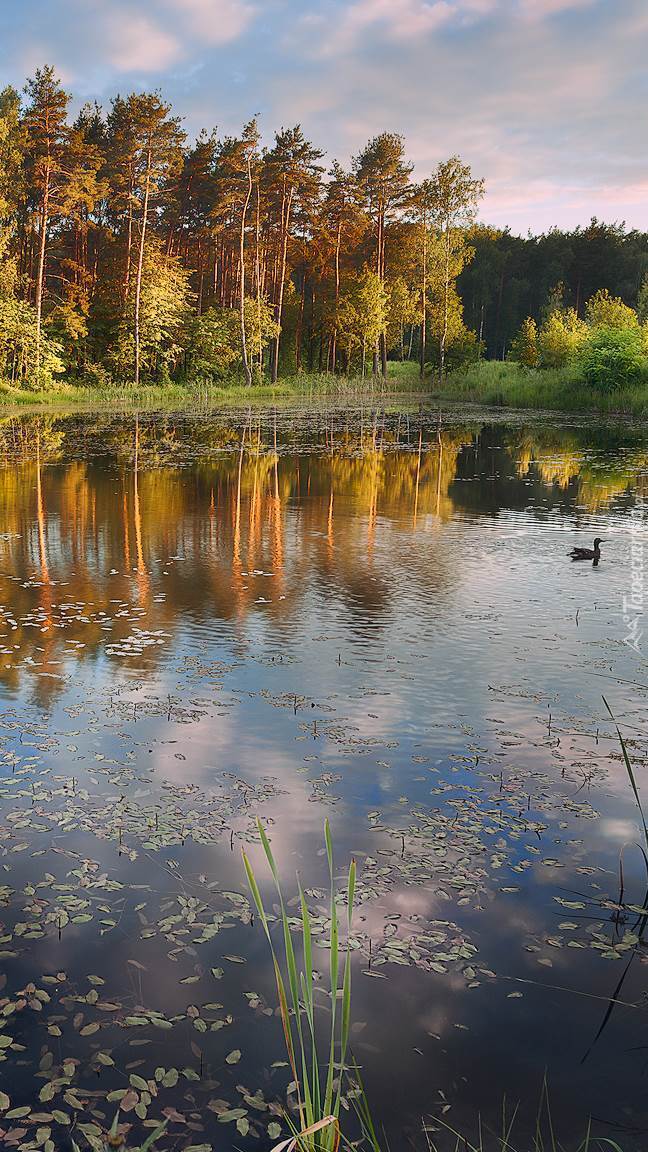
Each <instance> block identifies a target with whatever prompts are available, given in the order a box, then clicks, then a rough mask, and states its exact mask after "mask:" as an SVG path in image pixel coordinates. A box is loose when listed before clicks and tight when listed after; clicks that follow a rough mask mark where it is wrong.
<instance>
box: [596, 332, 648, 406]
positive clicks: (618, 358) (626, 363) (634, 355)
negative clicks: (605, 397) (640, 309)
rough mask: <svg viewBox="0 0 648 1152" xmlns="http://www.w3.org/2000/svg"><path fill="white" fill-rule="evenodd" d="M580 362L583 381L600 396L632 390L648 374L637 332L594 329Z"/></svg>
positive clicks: (641, 342) (641, 343)
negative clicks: (600, 394) (604, 393)
mask: <svg viewBox="0 0 648 1152" xmlns="http://www.w3.org/2000/svg"><path fill="white" fill-rule="evenodd" d="M579 361H580V369H581V372H582V375H583V377H584V379H585V380H586V381H587V383H588V384H589V385H590V386H591V387H592V388H596V389H597V390H598V391H599V392H612V391H614V390H615V389H618V388H628V387H632V385H634V384H638V383H639V381H640V380H641V378H642V376H643V375H644V372H645V370H646V359H645V356H644V350H643V341H642V336H641V332H640V330H639V329H637V328H611V327H598V328H594V329H593V331H592V332H591V333H590V335H589V336H588V338H587V340H586V341H585V344H584V345H583V347H582V349H581V352H580V357H579Z"/></svg>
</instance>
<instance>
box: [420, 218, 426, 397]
mask: <svg viewBox="0 0 648 1152" xmlns="http://www.w3.org/2000/svg"><path fill="white" fill-rule="evenodd" d="M426 329H427V220H426V217H425V212H424V213H423V282H422V284H421V347H420V355H419V372H420V377H421V380H423V379H424V377H425V341H426V336H427V330H426Z"/></svg>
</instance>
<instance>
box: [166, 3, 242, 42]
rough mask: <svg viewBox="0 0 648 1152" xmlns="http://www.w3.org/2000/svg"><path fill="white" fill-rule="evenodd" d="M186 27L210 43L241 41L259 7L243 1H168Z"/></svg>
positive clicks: (195, 35) (174, 14)
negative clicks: (256, 7)
mask: <svg viewBox="0 0 648 1152" xmlns="http://www.w3.org/2000/svg"><path fill="white" fill-rule="evenodd" d="M165 3H166V6H167V7H168V8H169V9H170V12H171V14H172V15H173V17H174V18H177V17H178V16H179V17H180V19H181V20H182V26H183V28H184V29H185V30H186V31H188V32H189V34H190V35H191V36H194V37H196V38H198V39H200V40H202V41H204V42H205V43H207V44H227V43H229V42H230V41H232V40H237V39H238V38H239V36H241V35H242V34H243V33H244V32H245V31H246V29H247V27H248V25H249V24H250V22H251V21H252V19H253V17H254V15H255V13H256V9H255V8H254V7H253V6H252V5H251V4H248V3H245V2H243V0H165Z"/></svg>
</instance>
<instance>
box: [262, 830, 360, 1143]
mask: <svg viewBox="0 0 648 1152" xmlns="http://www.w3.org/2000/svg"><path fill="white" fill-rule="evenodd" d="M257 828H258V831H259V836H260V838H261V844H262V846H263V851H264V853H265V858H266V861H267V863H268V867H269V869H270V872H271V875H272V879H273V881H274V886H275V889H276V892H277V896H278V900H279V915H278V921H279V933H278V935H279V937H280V940H281V943H280V944H279V946H277V945H276V944H275V941H274V939H273V935H272V932H271V929H270V918H269V916H268V914H267V912H266V908H265V905H264V902H263V898H262V896H261V892H260V890H259V885H258V883H257V880H256V876H255V874H254V870H253V868H252V865H251V864H250V861H249V859H248V857H247V855H246V853H245V851H244V852H243V863H244V866H245V871H246V875H247V879H248V884H249V886H250V891H251V893H252V897H253V900H254V903H255V905H256V908H257V912H258V914H259V919H260V921H261V925H262V928H263V931H264V933H265V936H266V939H267V941H268V944H269V947H270V952H271V955H272V963H273V967H274V975H275V981H276V985H277V995H278V998H279V1013H280V1017H281V1023H282V1026H283V1032H284V1040H285V1044H286V1051H287V1054H288V1060H289V1063H290V1067H291V1070H292V1074H293V1079H294V1082H295V1085H296V1095H297V1112H298V1116H297V1122H295V1120H294V1118H292V1117H290V1116H287V1122H288V1124H289V1127H290V1129H291V1131H292V1133H293V1136H292V1139H291V1141H289V1142H285V1143H286V1145H287V1144H288V1143H293V1141H294V1144H293V1147H296V1148H297V1149H299V1152H335V1150H336V1149H337V1147H338V1144H339V1142H340V1122H339V1121H340V1107H341V1104H342V1100H343V1085H344V1080H345V1074H346V1073H347V1071H348V1067H347V1054H348V1051H349V1029H350V1024H351V945H350V935H351V922H352V917H353V900H354V893H355V884H356V864H355V860H352V861H351V864H350V866H349V872H348V877H347V914H346V929H347V932H346V941H344V942H342V941H341V940H340V926H339V921H338V911H337V899H336V886H335V875H334V867H333V846H332V843H331V830H330V827H329V823H328V820H327V821H326V824H325V830H324V838H325V842H326V857H327V861H328V872H329V884H330V926H329V938H328V942H327V943H328V951H329V982H330V986H329V997H328V998H329V1001H330V1005H329V1007H330V1025H329V1027H328V1028H324V1027H321V1026H320V1023H319V1019H318V1015H319V1014H318V1013H316V1009H315V984H316V981H315V970H314V966H313V935H312V925H311V918H310V913H309V911H308V905H307V903H306V897H305V894H304V890H303V888H302V885H301V882H300V881H299V880H298V882H297V884H298V894H299V904H300V910H301V927H300V931H299V933H297V934H296V935H298V936H299V937H300V939H299V944H300V949H299V951H300V954H301V958H302V964H301V965H300V966H298V963H297V955H296V951H295V945H294V943H293V933H292V930H291V924H290V920H289V917H288V912H287V908H286V901H285V899H284V895H283V892H282V888H281V884H280V881H279V873H278V871H277V865H276V863H275V859H274V856H273V854H272V849H271V847H270V843H269V841H268V837H267V835H266V833H265V830H264V828H263V825H262V824H261V821H260V820H257ZM340 976H341V978H342V980H341V988H340Z"/></svg>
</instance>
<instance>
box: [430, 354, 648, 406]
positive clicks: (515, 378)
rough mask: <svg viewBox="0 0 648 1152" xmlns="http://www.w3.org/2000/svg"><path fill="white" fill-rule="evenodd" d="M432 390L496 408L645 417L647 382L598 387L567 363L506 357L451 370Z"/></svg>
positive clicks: (647, 394)
mask: <svg viewBox="0 0 648 1152" xmlns="http://www.w3.org/2000/svg"><path fill="white" fill-rule="evenodd" d="M432 390H433V392H434V394H435V395H436V396H439V397H441V398H445V399H448V400H458V401H463V402H464V403H472V404H485V405H492V406H495V407H504V408H543V409H551V410H553V411H557V412H597V413H600V414H601V415H610V416H612V415H618V414H621V415H628V416H642V417H645V416H648V382H646V383H643V384H640V385H638V386H637V387H634V388H623V389H621V388H620V389H615V390H614V391H611V392H597V391H596V390H595V389H593V388H591V387H589V386H588V385H587V384H585V383H583V382H582V380H579V378H578V376H577V375H576V373H575V372H574V370H573V369H568V368H564V369H551V368H524V367H522V365H520V364H515V363H511V362H508V361H504V362H502V361H499V360H482V361H481V362H480V363H478V364H472V365H470V366H469V367H467V368H464V369H461V370H460V371H457V372H453V373H452V374H451V375H450V376H448V378H447V380H446V381H445V384H444V386H443V387H442V388H439V386H438V384H437V385H436V388H435V386H434V385H432Z"/></svg>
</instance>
